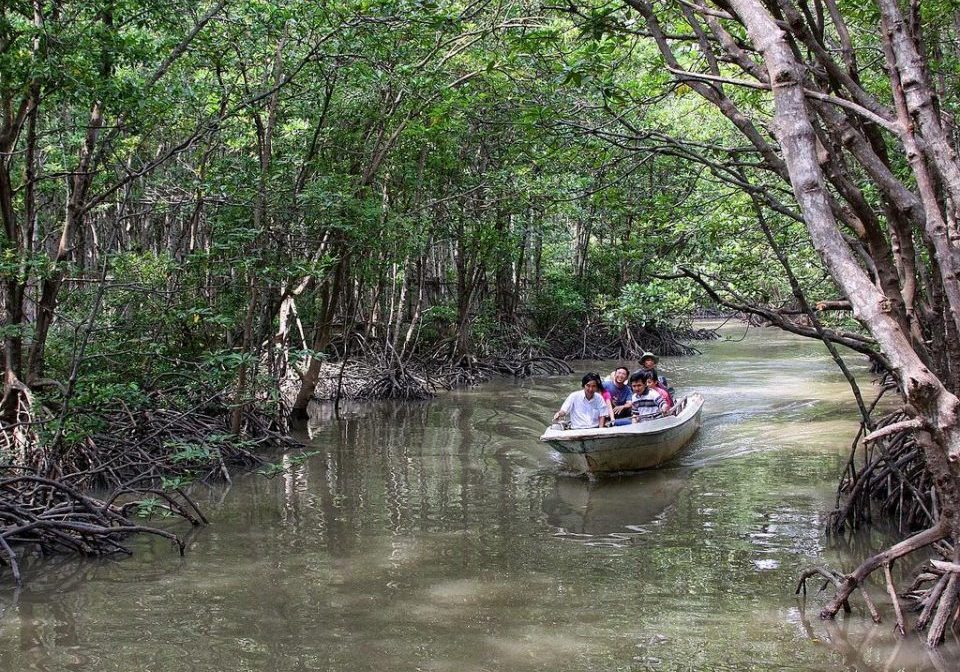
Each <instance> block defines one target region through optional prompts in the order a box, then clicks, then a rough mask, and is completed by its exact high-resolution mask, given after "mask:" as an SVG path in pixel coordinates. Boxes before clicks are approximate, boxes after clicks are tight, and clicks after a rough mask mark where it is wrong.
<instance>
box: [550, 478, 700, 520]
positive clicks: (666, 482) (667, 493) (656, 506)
mask: <svg viewBox="0 0 960 672" xmlns="http://www.w3.org/2000/svg"><path fill="white" fill-rule="evenodd" d="M688 475H689V471H681V470H676V469H668V470H665V471H648V472H645V473H640V474H635V475H633V476H629V477H626V478H621V479H612V480H611V479H605V480H603V481H583V480H579V479H572V478H558V479H557V483H556V487H555V488H554V491H553V494H552V495H550V496H549V497H547V498H546V499H545V500H544V502H543V511H544V513H546V514H547V522H548V523H549V524H550V525H552V526H553V527H557V528H560V529H562V530H564V531H566V532H573V533H575V534H590V535H604V534H616V533H620V532H635V531H636V529H635V528H636V527H638V526H640V525H645V524H647V523H649V522H650V521H652V520H653V519H654V518H656V517H657V516H659V515H660V514H661V513H663V511H664V510H665V509H666V508H667V507H668V506H670V505H671V504H672V503H673V502H674V500H675V499H676V498H677V496H678V495H679V494H680V492H681V491H682V490H683V488H684V486H685V485H686V482H687V476H688Z"/></svg>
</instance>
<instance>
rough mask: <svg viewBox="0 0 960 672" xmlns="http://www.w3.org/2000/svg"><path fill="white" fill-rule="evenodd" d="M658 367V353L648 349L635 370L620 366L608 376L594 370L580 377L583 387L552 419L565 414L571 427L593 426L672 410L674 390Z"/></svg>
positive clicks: (588, 427) (631, 421) (633, 421)
mask: <svg viewBox="0 0 960 672" xmlns="http://www.w3.org/2000/svg"><path fill="white" fill-rule="evenodd" d="M656 367H657V356H656V355H654V354H653V353H652V352H645V353H643V354H642V355H641V356H640V368H639V369H637V370H636V371H634V372H633V373H631V372H630V369H628V368H627V367H625V366H618V367H617V368H616V369H614V371H613V373H611V374H610V376H609V377H608V378H607V379H606V380H601V378H600V376H599V375H598V374H596V373H593V372H591V373H588V374H586V375H585V376H584V377H583V379H582V380H581V385H582V389H581V390H578V391H576V392H572V393H571V394H570V395H569V396H568V397H567V398H566V400H565V401H564V402H563V405H562V406H561V407H560V410H559V411H557V413H556V414H555V415H554V416H553V421H554V422H559V421H561V420H562V419H563V418H566V419H567V421H568V423H569V426H570V429H591V428H594V427H609V426H611V425H628V424H631V423H635V422H642V421H644V420H649V419H652V418H656V417H660V416H662V415H666V414H668V413H670V411H671V410H672V409H673V395H672V391H671V390H670V386H669V383H668V382H667V379H666V378H665V377H664V376H661V375H659V373H658V372H657V368H656Z"/></svg>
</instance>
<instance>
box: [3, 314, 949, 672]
mask: <svg viewBox="0 0 960 672" xmlns="http://www.w3.org/2000/svg"><path fill="white" fill-rule="evenodd" d="M738 333H739V331H738ZM703 349H704V352H705V354H704V355H703V356H702V357H697V358H685V359H671V358H664V361H663V362H661V365H662V367H663V368H664V371H665V372H666V373H667V375H669V376H670V378H671V380H672V382H673V383H674V384H675V385H676V386H677V387H678V389H680V390H682V391H683V392H689V391H700V392H701V393H703V394H704V396H705V397H706V399H707V406H706V407H705V420H706V423H705V426H704V428H703V430H702V431H701V432H700V433H699V434H698V436H697V437H696V438H695V440H694V442H693V443H692V444H691V445H690V446H689V448H688V449H687V452H686V453H685V454H684V456H683V458H682V460H681V467H680V468H673V469H670V470H664V471H656V472H650V473H642V474H637V475H634V476H630V477H623V478H619V479H616V480H604V481H598V482H595V483H591V482H587V481H582V480H579V479H571V478H568V477H565V476H563V475H562V474H560V473H559V472H558V470H557V467H556V464H555V463H554V461H553V460H552V459H551V455H550V452H549V449H548V448H546V447H545V446H544V445H543V444H541V443H539V442H538V441H537V437H538V436H539V435H540V433H541V432H542V430H543V427H544V426H545V425H546V424H547V423H548V421H549V418H550V416H552V414H553V412H554V411H555V410H556V407H557V406H558V405H559V403H560V401H561V400H562V399H563V398H564V396H565V395H566V394H567V393H568V392H569V391H570V390H572V389H576V387H578V378H579V375H576V376H569V377H550V378H539V379H535V380H528V381H513V380H498V381H494V382H491V383H490V384H487V385H484V386H481V387H478V388H471V389H466V390H460V391H456V392H453V393H450V394H445V395H443V396H442V397H440V398H438V399H436V400H433V401H431V402H422V403H421V402H415V403H409V404H390V403H366V404H357V405H344V406H342V407H341V409H340V411H341V412H340V414H339V415H337V414H334V413H333V409H332V408H331V407H329V406H326V407H322V406H321V407H318V408H316V409H315V411H316V413H315V415H314V417H313V421H312V423H311V425H310V427H309V433H308V434H305V435H304V439H305V440H307V441H309V443H310V450H312V451H315V452H316V454H315V455H314V456H312V457H310V458H309V459H307V460H304V461H302V462H300V461H298V460H293V459H292V458H290V457H288V458H285V459H286V465H287V467H288V468H287V469H286V470H285V472H284V473H283V474H281V475H279V476H277V477H275V478H272V479H266V478H263V477H260V476H250V477H245V478H238V479H236V482H235V483H234V485H233V487H232V488H230V489H229V490H228V489H214V488H211V489H201V490H198V491H197V492H195V493H193V494H194V497H196V498H197V499H198V503H199V504H200V505H201V506H202V507H203V508H204V510H205V511H206V512H208V513H209V516H210V518H211V520H212V524H211V525H210V526H209V527H206V528H203V529H200V530H198V531H197V532H196V533H195V536H193V537H192V538H191V540H190V544H189V550H188V553H187V556H186V558H183V559H181V558H179V556H177V554H176V553H175V551H172V550H171V549H170V548H169V546H168V545H167V544H165V543H163V542H161V541H160V540H155V539H150V538H144V539H141V540H138V541H137V548H136V554H135V555H134V557H133V558H131V559H129V560H125V561H123V562H119V563H114V562H106V563H80V564H78V563H66V564H64V565H62V574H61V570H60V569H58V570H57V571H56V572H53V573H51V574H49V575H47V576H48V579H47V583H46V584H44V583H31V584H30V586H29V587H28V589H27V590H25V591H24V592H23V593H22V594H20V595H19V596H18V597H17V599H16V600H12V599H8V596H12V594H13V593H12V586H5V587H3V588H2V590H0V609H5V614H3V615H2V617H0V671H6V670H10V671H14V670H16V671H17V672H20V671H21V670H25V669H44V670H46V669H49V670H62V669H78V670H79V669H97V670H98V671H99V670H105V671H106V670H124V671H126V670H131V669H150V670H174V669H190V670H197V671H198V672H206V671H214V670H217V671H219V670H222V669H225V668H230V669H233V668H237V669H240V670H271V671H279V672H286V671H287V670H289V671H291V672H293V671H300V670H350V671H351V672H353V671H363V670H371V671H372V670H377V671H380V670H383V669H385V668H396V669H402V670H414V669H423V670H458V671H459V670H478V671H479V670H486V671H490V670H505V671H506V670H509V671H510V672H532V671H540V670H543V671H545V672H546V671H548V670H549V672H563V671H565V670H569V671H571V672H574V671H576V672H582V671H583V670H594V671H598V672H607V671H610V672H613V671H615V670H645V669H657V670H665V671H676V672H681V671H683V672H689V671H691V670H711V671H712V670H744V669H791V670H809V671H815V670H816V671H818V670H834V669H838V668H846V669H853V670H881V669H888V667H889V669H900V668H902V669H905V670H911V671H914V672H916V671H921V670H923V671H926V670H939V669H940V667H939V666H940V665H941V664H940V663H938V662H936V661H935V660H933V659H931V658H929V657H928V656H927V654H926V653H925V652H924V651H923V650H921V649H919V648H916V647H915V646H914V645H913V642H912V641H908V642H904V643H901V644H898V643H897V640H895V639H894V638H893V637H891V633H890V630H891V628H890V627H889V625H888V624H885V625H881V626H874V625H873V624H872V623H871V622H870V621H869V618H868V616H867V615H866V614H864V613H862V610H858V608H857V607H856V606H855V610H854V613H853V614H851V615H850V616H848V617H847V618H845V619H844V620H842V621H838V622H837V623H835V624H833V623H823V622H821V621H819V619H817V618H816V617H815V614H816V612H817V610H818V609H819V605H820V604H822V601H823V600H824V599H825V598H824V597H823V596H821V595H814V594H811V596H810V597H809V598H808V603H807V604H806V605H800V606H798V603H797V601H796V599H795V598H794V596H793V588H794V582H795V578H796V576H797V575H798V574H799V572H800V570H801V569H802V568H804V567H806V566H809V565H810V564H831V565H833V566H841V567H844V568H847V569H849V568H850V567H852V566H853V565H855V564H856V562H857V560H858V558H859V557H862V555H860V554H862V553H863V552H865V550H866V548H873V547H878V546H880V545H882V543H883V542H884V539H883V538H881V536H880V535H879V534H877V535H875V536H874V537H872V538H871V539H870V545H869V546H867V547H865V548H861V547H852V548H850V549H849V550H848V551H842V550H841V551H837V550H834V549H831V548H830V547H828V546H827V544H826V543H825V540H824V539H823V537H822V534H821V530H822V529H823V523H824V515H825V512H826V511H829V509H830V508H831V506H832V504H833V496H834V495H833V488H834V482H835V479H836V477H837V474H838V473H839V471H840V469H841V468H842V464H843V461H844V460H845V458H846V448H847V446H848V444H849V441H850V440H851V438H852V436H853V434H854V433H855V431H856V429H855V425H854V423H853V422H852V421H851V420H850V418H855V415H856V413H855V408H854V405H853V403H852V401H850V400H849V394H848V392H847V389H846V387H845V383H844V381H843V380H842V377H841V376H839V374H837V373H836V372H835V370H834V368H833V365H832V363H831V362H830V360H829V357H828V356H827V355H826V353H825V352H823V351H822V347H821V346H818V345H817V344H816V343H812V342H809V341H802V340H799V339H795V338H792V337H788V336H784V335H781V334H778V333H777V332H751V333H750V334H749V335H748V339H747V340H746V341H743V342H739V343H737V342H730V343H710V344H705V345H704V348H703ZM851 364H852V365H853V366H854V368H855V369H856V361H855V360H852V361H851ZM611 365H612V363H611V362H603V363H584V364H583V365H582V366H580V367H578V374H582V373H583V372H584V371H586V370H588V369H594V370H608V369H609V368H610V367H611ZM813 380H815V381H816V385H811V384H810V381H813ZM865 385H869V382H868V381H865ZM571 542H573V543H571ZM848 553H849V554H848ZM906 569H908V568H904V571H906ZM4 600H5V601H4ZM878 601H879V602H880V606H881V609H883V608H884V604H883V602H882V595H881V596H880V599H879V600H878ZM801 607H802V608H801ZM807 614H812V615H813V617H812V618H810V619H809V620H807V618H808V616H807ZM844 638H845V639H844ZM956 655H957V649H956V648H954V649H948V650H947V651H946V652H944V653H943V654H942V656H943V659H944V660H947V661H953V660H956V659H957V658H956V657H955V656H956Z"/></svg>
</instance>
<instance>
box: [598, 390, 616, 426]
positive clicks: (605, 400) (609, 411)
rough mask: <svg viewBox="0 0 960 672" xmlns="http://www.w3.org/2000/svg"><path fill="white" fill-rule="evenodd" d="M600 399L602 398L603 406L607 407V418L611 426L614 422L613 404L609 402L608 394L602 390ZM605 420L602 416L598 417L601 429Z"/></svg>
mask: <svg viewBox="0 0 960 672" xmlns="http://www.w3.org/2000/svg"><path fill="white" fill-rule="evenodd" d="M602 397H603V405H604V406H606V407H607V417H609V418H610V424H611V425H612V424H613V422H614V414H613V402H612V401H610V399H611V397H610V393H609V392H607V391H606V390H604V391H603V394H602ZM605 419H606V418H605V417H604V416H600V426H601V427H603V426H604V420H605Z"/></svg>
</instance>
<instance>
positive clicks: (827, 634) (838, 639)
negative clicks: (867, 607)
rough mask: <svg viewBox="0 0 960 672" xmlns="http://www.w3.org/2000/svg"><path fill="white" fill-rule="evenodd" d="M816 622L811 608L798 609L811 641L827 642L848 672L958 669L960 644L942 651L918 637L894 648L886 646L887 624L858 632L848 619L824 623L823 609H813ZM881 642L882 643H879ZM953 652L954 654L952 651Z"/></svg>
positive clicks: (866, 626)
mask: <svg viewBox="0 0 960 672" xmlns="http://www.w3.org/2000/svg"><path fill="white" fill-rule="evenodd" d="M812 611H813V612H814V613H815V619H814V620H812V619H810V618H809V616H808V614H807V605H806V604H804V603H801V604H800V608H799V610H798V613H799V616H800V619H799V620H800V627H801V628H802V630H803V633H804V635H805V636H806V637H807V638H808V639H809V640H811V641H814V642H818V643H825V644H826V645H827V646H829V647H830V649H831V650H833V651H834V652H835V653H836V654H837V655H838V656H839V657H840V659H841V660H842V665H843V667H844V668H845V669H849V670H856V671H857V672H881V671H882V672H887V671H888V670H911V671H912V672H949V671H950V670H955V669H956V662H954V663H948V662H947V661H948V659H952V660H954V661H956V660H957V654H958V653H960V641H958V640H957V639H956V638H954V641H952V642H949V641H948V642H947V643H946V644H945V645H944V646H943V649H942V650H937V649H931V648H930V647H927V646H926V645H925V644H924V642H923V641H922V640H921V639H920V638H919V637H916V636H913V637H909V638H906V639H901V638H898V639H895V640H893V642H892V645H890V646H886V647H885V646H883V640H884V639H885V638H886V637H887V636H888V633H889V630H890V629H889V628H888V627H886V626H883V625H875V624H868V623H865V622H858V623H862V624H863V625H864V629H863V630H862V631H860V632H857V631H856V630H855V629H854V628H853V627H851V625H852V624H851V623H850V622H849V621H847V620H840V621H835V620H826V621H824V620H821V619H820V618H819V617H818V616H816V612H818V611H819V606H816V607H812ZM878 640H879V641H878ZM951 649H952V651H951Z"/></svg>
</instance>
